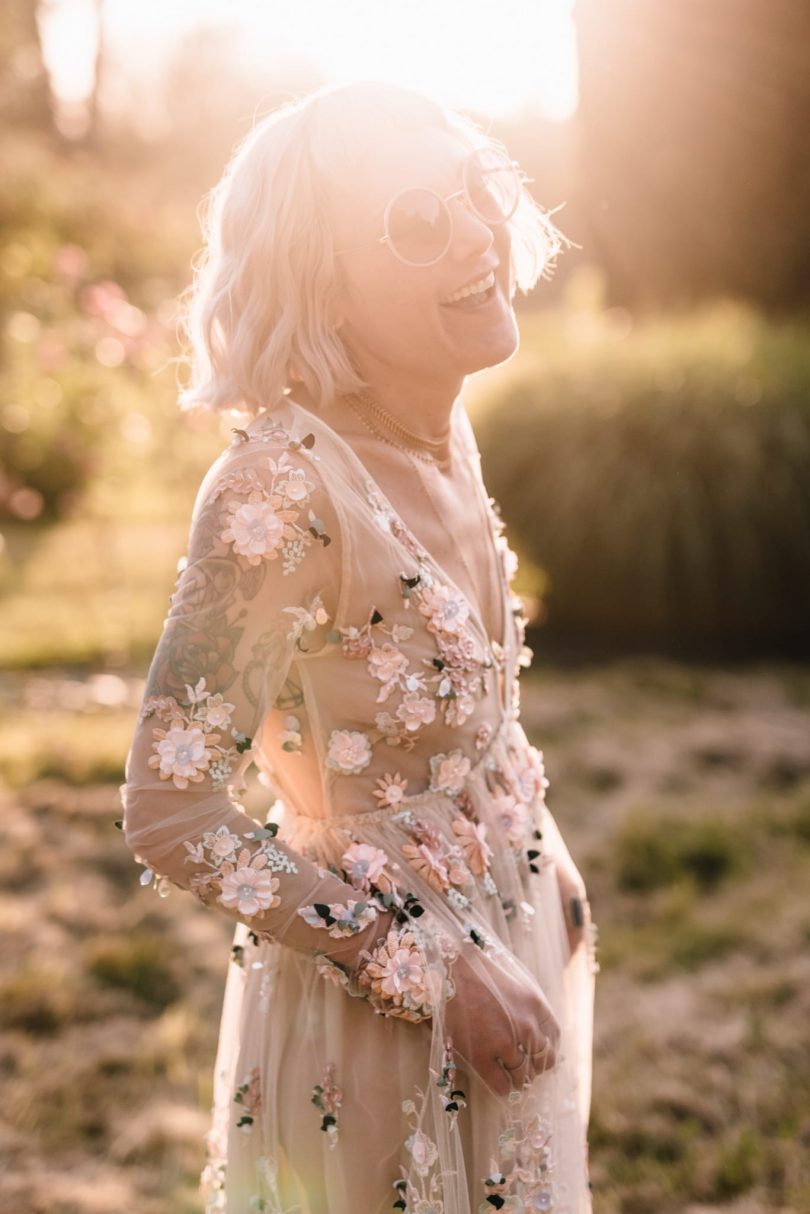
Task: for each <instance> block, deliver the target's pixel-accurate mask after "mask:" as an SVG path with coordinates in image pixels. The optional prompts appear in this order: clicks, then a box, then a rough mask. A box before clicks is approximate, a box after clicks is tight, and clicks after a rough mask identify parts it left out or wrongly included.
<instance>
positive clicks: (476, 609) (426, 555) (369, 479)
mask: <svg viewBox="0 0 810 1214" xmlns="http://www.w3.org/2000/svg"><path fill="white" fill-rule="evenodd" d="M285 400H286V401H287V402H288V404H290V405H292V407H293V408H294V409H295V410H297V412H298V413H299V415H300V414H303V415H304V416H306V418H307V420H314V422H315V425H316V426H318V425H322V426H324V427H326V428H327V429H328V430H329V433H330V434H331V435H332V436H333V437H334V438H335V439H336V440H337V442H338V443H339V444H340V446H341V447H344V448H345V449H346V451H347V452H348V455H349V458H350V459H351V460H352V461H353V462H354V463H355V464H356V465H357V467H358V469H360V471H361V472H362V473H363V477H364V479H365V484H366V489H368V488H369V487H371V488H373V490H374V492H375V493H377V494H378V496H379V498H380V500H381V501H382V502H383V503H384V505H385V506H386V507H387V508H388V509H389V510H390V511H391V513H392V514H393V515H394V516H395V517H396V518H397V519H398V521H399V523H400V525H401V527H402V529H403V532H404V533H405V535H407V536H408V538H409V540H410V541H411V542H412V543H413V544H414V546H415V547H416V548H417V549H418V550H419V552H420V553H421V554H422V555H421V559H423V560H424V562H425V563H426V564H429V565H431V566H432V567H433V569H434V570H435V572H436V575H437V577H438V579H439V581H443V582H445V583H446V585H447V586H449V587H450V589H452V590H453V591H455V593H456V594H458V595H459V596H460V597H461V598H462V599H463V600H464V602H465V603H466V604H467V607H468V609H469V613H470V616H471V617H472V619H474V621H475V624H476V627H477V629H478V632H479V635H480V637H481V638H482V639H483V641H484V644H485V646H486V648H487V649H488V650H491V648H492V644H493V642H496V643H497V644H498V645H499V647H500V651H501V653H500V660H501V661H502V662H503V664H504V670H503V680H504V685H503V689H502V694H501V695H500V696H499V700H500V707H501V709H502V710H503V711H504V712H506V711H507V709H508V706H509V705H508V701H509V687H508V684H509V679H508V676H507V671H506V659H507V656H508V637H507V632H508V626H509V610H508V605H507V601H506V585H505V575H504V573H503V569H502V564H501V559H500V555H499V553H498V549H497V547H496V544H495V536H494V534H493V528H492V521H491V519H490V511H489V503H488V502H486V501H483V498H484V493H483V490H482V486H481V484H480V482H479V480H478V477H477V475H476V472H475V469H474V468H472V466H471V457H470V454H469V452H468V451H467V450H466V448H465V449H464V450H463V452H462V454H463V457H464V459H465V460H466V461H467V463H468V465H470V471H471V472H472V477H473V480H474V481H475V489H476V493H477V494H478V497H479V501H480V502H481V505H482V506H483V515H484V518H485V520H486V528H485V529H486V532H487V543H488V544H489V552H490V556H491V558H492V563H493V565H494V569H495V579H496V581H497V583H498V601H499V605H500V611H501V624H502V627H501V636H500V639H499V640H497V639H496V638H495V637H494V636H490V634H489V630H488V629H487V626H486V623H485V622H484V619H483V616H482V612H481V608H480V604H479V603H478V602H477V601H475V602H473V601H471V600H470V596H469V595H467V594H465V593H464V591H463V590H462V589H461V587H460V586H458V585H457V583H456V581H455V579H454V578H452V577H450V575H449V574H448V572H447V570H446V569H445V568H444V567H443V566H442V565H441V564H440V563H439V561H438V560H437V559H436V558H435V557H434V556H433V554H432V553H431V552H429V551H428V549H427V548H426V547H425V545H424V544H423V543H422V541H421V540H420V539H419V538H418V536H416V535H414V533H413V531H412V530H411V528H410V527H409V526H408V524H407V523H406V522H405V520H404V519H403V517H402V515H401V514H400V512H399V511H398V510H397V509H396V507H395V506H394V505H393V504H392V502H391V501H390V500H389V498H388V496H387V494H385V493H384V492H383V489H382V487H381V486H380V485H379V483H378V482H377V480H376V479H375V478H374V477H373V476H372V474H371V473H370V472H369V470H368V468H367V467H366V465H365V464H364V463H363V461H362V460H361V458H360V456H359V455H358V454H357V452H356V451H355V450H354V448H353V447H352V445H351V443H349V442H347V441H346V439H345V438H344V437H343V435H342V434H340V433H339V432H338V431H337V430H336V429H335V428H334V426H330V425H329V423H328V422H325V421H323V419H322V418H320V417H318V416H317V415H316V414H315V413H314V412H313V411H312V410H311V409H305V408H304V406H303V405H300V404H299V403H298V401H297V400H295V399H293V397H292V396H289V395H287V396H285ZM453 408H454V409H455V408H456V405H455V404H454V406H453ZM453 442H454V444H455V446H456V447H457V448H458V446H459V443H460V438H459V435H458V433H457V430H456V428H455V426H454V429H453ZM395 538H396V537H395ZM398 542H399V543H400V544H402V541H401V540H399V541H398ZM403 547H404V545H403ZM410 555H411V556H412V555H413V553H410ZM497 660H498V659H497V656H496V661H497Z"/></svg>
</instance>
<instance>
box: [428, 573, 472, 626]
mask: <svg viewBox="0 0 810 1214" xmlns="http://www.w3.org/2000/svg"><path fill="white" fill-rule="evenodd" d="M419 610H420V611H421V613H422V615H424V616H427V618H428V621H429V623H428V627H429V628H430V629H431V630H432V631H434V632H449V633H451V634H452V635H454V636H457V635H459V634H461V633H463V632H464V630H465V628H466V624H467V619H468V617H469V614H470V605H469V603H468V602H467V600H466V599H465V598H464V596H463V595H462V594H459V593H458V592H457V591H455V590H451V589H450V587H449V586H443V585H441V584H434V585H433V586H429V587H426V588H425V589H423V590H422V593H421V595H420V596H419Z"/></svg>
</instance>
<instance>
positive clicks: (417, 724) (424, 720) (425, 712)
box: [397, 691, 436, 732]
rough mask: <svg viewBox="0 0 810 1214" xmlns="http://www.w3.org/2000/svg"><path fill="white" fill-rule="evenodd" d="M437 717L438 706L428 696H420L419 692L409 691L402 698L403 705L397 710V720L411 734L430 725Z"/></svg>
mask: <svg viewBox="0 0 810 1214" xmlns="http://www.w3.org/2000/svg"><path fill="white" fill-rule="evenodd" d="M435 717H436V705H435V703H434V701H433V700H430V699H428V698H427V696H420V694H419V692H418V691H409V692H408V693H407V694H406V695H404V696H403V697H402V703H401V704H400V706H399V708H398V709H397V718H398V719H399V720H400V721H402V722H403V724H404V726H405V728H406V729H407V730H410V731H411V732H413V731H415V730H417V729H421V727H422V726H423V725H429V724H430V722H431V721H433V720H434V719H435Z"/></svg>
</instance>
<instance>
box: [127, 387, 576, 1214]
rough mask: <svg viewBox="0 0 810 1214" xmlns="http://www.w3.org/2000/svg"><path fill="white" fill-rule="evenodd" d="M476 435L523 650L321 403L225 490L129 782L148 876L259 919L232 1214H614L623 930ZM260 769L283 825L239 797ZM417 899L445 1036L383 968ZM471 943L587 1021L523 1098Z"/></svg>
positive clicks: (220, 1103)
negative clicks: (598, 1197)
mask: <svg viewBox="0 0 810 1214" xmlns="http://www.w3.org/2000/svg"><path fill="white" fill-rule="evenodd" d="M453 442H454V452H455V455H456V457H457V458H459V459H462V460H466V461H468V463H469V467H470V468H471V470H472V472H473V474H474V480H475V485H476V491H477V492H478V493H479V494H480V504H481V505H482V506H483V508H484V512H485V515H486V518H487V520H488V533H487V534H485V535H482V542H486V543H488V544H491V545H492V548H491V555H493V556H494V558H495V565H496V568H497V571H498V577H497V587H496V598H498V599H499V600H500V603H501V607H502V611H501V620H502V622H503V624H504V629H503V633H502V635H500V636H498V637H493V636H491V635H489V630H488V629H487V627H486V626H485V624H484V621H483V619H482V618H481V615H480V612H479V611H478V609H477V606H476V604H474V603H473V602H471V601H470V599H469V598H468V597H467V596H465V595H464V594H463V593H462V591H461V590H460V589H459V587H458V586H457V585H456V584H454V583H453V581H452V580H451V579H450V578H449V576H448V575H447V573H446V572H445V571H444V570H443V569H442V568H441V567H440V566H439V565H438V564H437V563H436V562H435V560H434V559H433V558H432V557H431V555H430V553H429V552H427V551H426V550H425V549H424V548H423V547H422V545H421V544H420V542H419V540H418V539H417V538H416V536H415V535H414V534H413V532H412V531H411V530H409V528H408V526H407V525H406V523H405V522H404V520H403V518H402V517H401V516H400V515H399V514H398V513H397V512H396V511H395V510H394V508H393V507H392V505H391V503H390V501H389V500H388V499H387V498H386V496H385V495H384V494H383V492H382V490H381V488H380V486H379V485H378V484H377V483H376V482H375V481H374V480H373V479H372V478H371V476H370V475H369V474H368V471H367V469H366V467H365V465H364V464H363V463H362V462H361V460H360V459H359V457H358V456H357V455H356V454H355V452H354V450H353V449H352V447H351V446H350V445H349V443H348V442H346V441H345V440H344V439H343V438H341V436H340V435H339V434H337V432H336V431H335V430H334V429H333V428H332V427H331V426H329V424H328V423H327V422H326V420H325V419H323V418H321V417H318V416H316V415H314V414H313V413H312V412H310V411H309V410H306V409H304V408H303V407H302V406H300V405H298V404H297V403H296V402H295V401H294V400H292V399H291V398H289V397H285V398H283V399H282V400H281V401H280V402H278V404H277V405H276V406H275V407H274V408H273V409H272V410H269V411H267V412H265V413H264V414H262V415H260V416H259V417H258V418H256V419H255V420H254V421H253V422H252V423H251V424H250V426H249V427H248V428H247V429H246V430H245V431H240V432H237V433H236V434H235V436H234V441H233V443H232V445H231V446H230V447H229V448H228V449H227V450H226V451H224V452H223V453H222V455H221V456H220V458H219V459H218V460H217V461H216V462H215V463H214V465H213V466H212V467H211V469H210V470H209V472H208V474H207V475H206V477H205V479H204V481H203V483H202V485H201V487H200V491H199V494H198V497H197V501H196V503H195V507H194V512H193V517H192V524H191V531H190V537H189V549H188V556H187V559H186V562H185V565H184V567H183V568H182V570H181V572H180V574H179V576H178V581H177V585H176V587H175V592H174V594H173V596H172V601H171V605H170V609H169V612H168V615H167V618H166V621H165V624H164V629H163V634H162V636H161V638H160V641H159V643H158V646H157V650H156V652H155V655H154V658H153V661H152V665H151V668H150V672H149V677H148V680H147V688H146V693H145V696H144V703H143V706H142V710H141V713H140V715H139V719H138V724H137V727H136V730H135V734H134V737H133V740H132V746H131V749H130V753H129V756H128V759H127V767H126V778H125V783H124V784H123V785H122V788H121V796H122V802H123V805H124V829H125V835H126V840H127V844H128V846H129V847H130V848H131V850H132V851H133V853H134V855H135V857H136V858H137V859H138V860H140V861H141V862H142V863H143V864H145V865H146V866H148V867H147V869H146V870H145V874H144V875H143V877H142V879H143V880H144V881H148V880H149V879H151V878H152V877H154V880H155V883H156V885H157V887H158V890H159V892H166V891H167V890H168V889H171V887H172V885H176V886H180V887H181V888H183V889H186V890H189V891H191V892H192V893H193V894H194V895H195V896H196V897H197V898H199V900H200V901H201V902H202V903H203V904H204V905H205V906H206V907H208V908H210V909H213V910H215V911H216V912H218V913H222V914H225V915H228V916H229V917H230V918H232V919H233V920H234V923H235V927H234V948H233V951H232V961H231V962H230V964H229V969H228V974H227V980H226V988H225V997H224V1004H223V1011H222V1019H221V1026H220V1038H219V1047H218V1051H217V1059H216V1069H215V1095H214V1106H213V1110H212V1124H211V1131H210V1133H209V1135H208V1140H207V1148H208V1159H207V1161H206V1165H205V1168H204V1171H203V1174H202V1178H201V1179H202V1185H203V1190H204V1192H205V1195H206V1201H207V1206H206V1208H207V1210H208V1211H214V1210H221V1211H227V1212H228V1214H243V1212H247V1211H270V1212H272V1214H290V1212H291V1211H298V1212H299V1214H357V1212H359V1211H362V1214H378V1212H379V1214H382V1212H383V1211H389V1210H391V1209H397V1210H403V1211H407V1212H413V1214H471V1212H472V1211H481V1210H487V1211H489V1210H492V1209H514V1210H529V1209H532V1210H534V1209H536V1210H549V1211H556V1212H557V1214H589V1211H590V1210H591V1202H590V1191H589V1184H588V1166H587V1162H588V1161H587V1124H588V1116H589V1107H590V1084H591V1039H592V1011H593V996H594V975H595V973H596V972H597V970H598V965H597V963H596V955H595V937H596V925H595V924H591V923H590V922H589V923H588V930H587V932H586V934H585V937H584V939H583V941H582V944H581V945H580V946H579V947H578V948H577V949H576V950H575V951H574V952H573V953H571V950H570V948H569V945H568V940H567V935H566V930H565V923H564V919H563V913H562V905H561V898H560V888H559V884H558V873H559V871H561V870H562V869H563V868H565V869H566V870H567V871H568V872H569V873H570V872H576V869H575V867H574V864H573V860H572V858H571V856H570V853H569V852H568V849H567V847H566V845H565V842H564V840H563V838H562V835H561V833H560V831H559V829H558V828H557V825H556V822H555V820H554V818H553V816H552V814H551V811H550V810H549V808H548V806H547V804H546V800H545V790H546V787H547V780H546V778H545V775H544V771H543V762H542V754H541V752H540V751H538V750H537V749H536V748H535V747H533V746H532V745H531V744H530V743H529V741H528V739H527V738H526V735H525V733H524V731H523V729H522V727H521V725H520V721H519V683H518V673H519V668H520V666H521V664H526V663H527V661H528V660H529V657H530V652H529V651H527V649H526V647H525V645H524V622H523V618H522V615H521V611H520V600H519V599H518V598H517V596H515V595H514V594H513V592H512V591H511V588H510V584H509V583H510V580H511V578H512V576H513V574H514V571H515V565H516V561H515V558H514V554H513V553H512V552H511V550H510V548H509V546H508V543H507V542H506V539H505V536H504V534H503V527H502V524H501V522H500V519H499V517H498V515H497V513H496V511H495V509H494V503H493V502H492V500H491V499H489V498H488V497H487V495H486V490H485V488H484V485H483V481H482V480H481V471H480V456H479V454H478V450H477V447H476V444H475V438H474V435H473V431H472V427H471V425H470V422H469V419H468V417H467V414H466V411H465V409H464V406H463V404H462V401H461V399H460V398H459V399H458V400H457V401H456V404H455V406H454V410H453ZM251 763H255V764H256V765H257V767H258V769H259V770H260V772H261V773H262V779H263V780H264V781H265V782H266V783H267V784H268V785H269V786H270V788H271V789H272V792H273V794H274V795H275V800H274V802H273V804H272V808H270V809H269V810H268V815H267V820H266V821H265V822H258V821H256V820H254V819H253V818H252V817H250V816H249V815H248V814H247V813H246V812H245V810H244V808H243V807H242V806H241V805H240V802H239V794H240V792H241V791H242V790H243V789H244V777H245V773H246V771H247V768H248V767H249V765H250V764H251ZM403 907H405V908H406V911H407V910H408V909H409V908H410V910H411V911H412V912H413V923H414V930H415V932H416V937H417V939H418V942H419V947H420V949H421V951H422V953H423V955H424V957H425V958H426V960H427V964H428V965H429V967H430V968H431V970H432V971H433V972H434V973H435V974H437V975H438V976H439V978H440V982H439V984H438V986H437V987H436V988H435V989H436V990H438V991H439V992H440V994H439V996H438V997H437V998H435V999H434V1002H433V1005H432V1014H431V1015H430V1017H429V1018H427V1019H425V1020H422V1021H421V1022H419V1023H412V1022H410V1021H409V1020H408V1019H405V1018H403V1017H401V1016H389V1015H385V1014H380V1012H379V1010H378V1009H377V1008H375V1006H373V1005H372V1003H370V1002H369V1001H368V1000H367V999H365V998H357V997H356V996H357V995H358V994H359V993H360V992H359V991H358V989H357V985H356V983H355V982H354V980H353V974H354V971H355V968H356V966H357V964H358V958H359V957H361V956H362V955H363V952H364V950H368V949H370V948H372V947H373V945H374V944H375V942H377V941H378V940H380V939H381V938H382V937H384V936H385V934H386V931H387V929H388V927H389V926H391V924H392V922H393V918H392V915H393V914H394V913H395V912H396V911H397V909H398V908H399V909H401V908H403ZM461 954H463V957H464V960H465V962H466V963H467V965H468V966H471V967H472V968H473V969H474V970H475V971H476V973H477V974H479V975H480V980H481V982H482V983H484V984H486V985H487V987H488V988H489V989H490V990H491V992H492V993H493V994H494V995H495V996H496V997H499V998H501V996H500V995H499V990H500V985H501V983H502V982H503V984H504V985H505V984H506V982H507V979H508V980H511V981H514V980H517V981H519V982H520V983H521V984H525V986H526V987H527V988H533V987H534V988H537V989H538V990H539V991H541V992H542V995H543V996H544V997H545V999H546V1000H547V1001H548V1003H549V1004H550V1006H551V1008H552V1009H553V1011H554V1014H555V1016H556V1018H557V1020H558V1022H559V1025H560V1042H559V1047H558V1050H557V1056H556V1061H555V1065H554V1066H553V1068H552V1069H550V1070H548V1071H546V1072H543V1073H541V1074H538V1075H537V1076H536V1077H535V1078H534V1079H533V1080H532V1081H531V1083H529V1084H527V1085H526V1086H524V1087H523V1088H521V1089H519V1090H516V1091H515V1092H513V1093H511V1095H509V1096H504V1095H502V1094H499V1093H497V1092H495V1091H493V1090H492V1088H491V1086H489V1085H488V1084H487V1083H486V1082H485V1081H484V1080H483V1079H482V1077H481V1076H479V1075H478V1074H476V1072H475V1071H474V1070H473V1069H472V1067H471V1066H469V1065H468V1063H467V1061H466V1060H465V1059H464V1058H463V1057H461V1056H460V1055H459V1053H458V1052H457V1051H456V1050H455V1049H454V1047H453V1043H452V1042H451V1041H448V1039H447V1038H448V1035H447V1032H446V1026H445V1016H446V1007H447V1004H446V999H448V998H452V997H453V989H454V988H453V973H454V967H455V965H456V959H457V958H458V957H459V955H461ZM501 1001H502V1002H503V1004H504V1014H505V1015H509V1014H510V1009H509V1006H508V1002H507V999H506V997H505V996H504V997H502V998H501Z"/></svg>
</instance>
